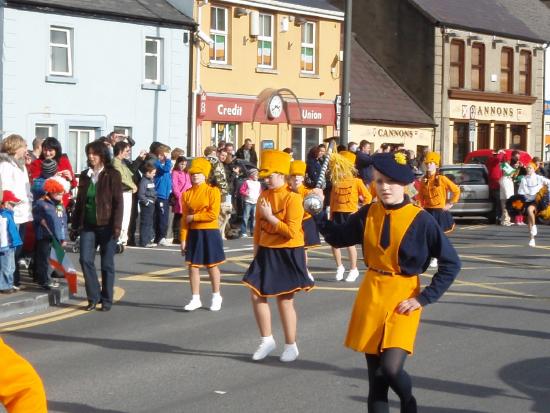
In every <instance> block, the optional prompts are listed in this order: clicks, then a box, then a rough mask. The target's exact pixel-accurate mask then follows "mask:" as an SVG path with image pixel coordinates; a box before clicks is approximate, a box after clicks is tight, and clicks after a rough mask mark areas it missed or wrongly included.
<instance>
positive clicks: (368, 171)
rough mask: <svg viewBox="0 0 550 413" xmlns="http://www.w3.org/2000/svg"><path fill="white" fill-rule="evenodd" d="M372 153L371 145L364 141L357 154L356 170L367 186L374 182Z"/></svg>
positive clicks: (360, 144)
mask: <svg viewBox="0 0 550 413" xmlns="http://www.w3.org/2000/svg"><path fill="white" fill-rule="evenodd" d="M370 151H371V143H370V142H369V141H367V140H364V139H363V140H362V141H361V142H359V148H358V150H357V152H356V153H355V155H356V158H355V168H356V169H357V173H358V174H359V177H360V178H361V179H362V180H363V183H364V184H365V185H366V186H368V185H370V183H371V182H372V158H371V154H370Z"/></svg>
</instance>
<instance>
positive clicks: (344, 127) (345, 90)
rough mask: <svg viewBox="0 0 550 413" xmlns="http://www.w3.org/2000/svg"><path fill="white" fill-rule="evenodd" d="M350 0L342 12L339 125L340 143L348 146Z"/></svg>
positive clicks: (347, 0) (351, 7)
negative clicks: (342, 70) (342, 66)
mask: <svg viewBox="0 0 550 413" xmlns="http://www.w3.org/2000/svg"><path fill="white" fill-rule="evenodd" d="M352 9H353V6H352V0H346V9H345V12H344V76H343V79H342V103H341V105H342V111H341V112H342V119H341V121H340V122H341V123H340V143H341V144H342V145H346V146H347V144H348V130H349V123H350V122H349V121H350V104H351V102H350V95H349V78H350V71H351V11H352Z"/></svg>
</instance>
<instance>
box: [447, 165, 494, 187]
mask: <svg viewBox="0 0 550 413" xmlns="http://www.w3.org/2000/svg"><path fill="white" fill-rule="evenodd" d="M441 172H442V173H443V175H445V176H446V177H447V178H449V179H450V180H451V181H452V182H454V183H455V184H457V185H487V173H486V171H485V170H484V169H473V168H472V169H465V168H456V169H445V170H444V171H441Z"/></svg>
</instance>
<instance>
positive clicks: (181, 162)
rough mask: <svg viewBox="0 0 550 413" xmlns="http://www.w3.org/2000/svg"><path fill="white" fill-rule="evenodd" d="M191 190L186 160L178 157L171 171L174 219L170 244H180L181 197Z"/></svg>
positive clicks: (183, 157)
mask: <svg viewBox="0 0 550 413" xmlns="http://www.w3.org/2000/svg"><path fill="white" fill-rule="evenodd" d="M189 188H191V175H189V172H187V158H186V157H185V156H180V157H178V158H177V159H176V163H175V164H174V169H173V170H172V200H173V201H171V204H172V212H173V213H174V219H173V220H172V233H173V235H174V239H173V240H172V244H181V240H180V231H181V197H182V196H183V194H184V193H185V192H186V191H187V190H188V189H189Z"/></svg>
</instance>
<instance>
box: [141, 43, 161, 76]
mask: <svg viewBox="0 0 550 413" xmlns="http://www.w3.org/2000/svg"><path fill="white" fill-rule="evenodd" d="M145 83H153V84H155V85H160V84H161V83H162V39H159V38H156V37H146V38H145Z"/></svg>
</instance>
